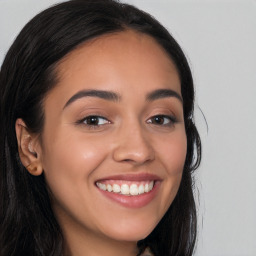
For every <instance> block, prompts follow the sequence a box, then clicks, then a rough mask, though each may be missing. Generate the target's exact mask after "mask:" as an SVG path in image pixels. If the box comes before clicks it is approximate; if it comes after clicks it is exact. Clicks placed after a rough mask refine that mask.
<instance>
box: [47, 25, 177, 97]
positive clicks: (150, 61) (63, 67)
mask: <svg viewBox="0 0 256 256" xmlns="http://www.w3.org/2000/svg"><path fill="white" fill-rule="evenodd" d="M57 74H58V76H57V77H58V83H57V85H56V87H55V88H54V89H53V92H54V91H56V90H57V91H58V90H60V88H61V92H60V91H59V92H57V94H59V93H61V94H63V95H64V94H66V97H70V96H72V94H74V93H76V92H77V91H79V90H84V89H99V90H102V89H104V90H108V89H109V90H112V91H117V92H119V93H120V94H129V92H130V93H131V94H133V93H138V95H139V94H140V92H141V93H144V94H145V93H147V92H150V91H152V90H156V89H159V87H161V88H163V89H165V88H166V89H173V90H175V91H176V92H177V93H180V81H179V77H178V72H177V70H176V67H175V65H174V63H173V62H172V60H171V58H170V57H169V55H168V54H167V53H166V51H165V50H164V49H163V48H162V47H161V46H160V45H159V44H158V43H157V42H156V41H155V39H154V38H152V37H150V36H148V35H146V34H142V33H138V32H134V31H131V30H128V31H123V32H117V33H112V34H106V35H103V36H100V37H98V38H96V39H92V40H91V41H88V42H85V43H84V44H82V45H80V46H79V47H78V48H76V49H75V50H73V51H71V52H70V53H69V54H68V55H66V56H65V57H64V58H63V59H62V60H61V61H60V63H59V64H58V66H57ZM170 87H171V88H170ZM146 91H147V92H146ZM50 94H51V93H50Z"/></svg>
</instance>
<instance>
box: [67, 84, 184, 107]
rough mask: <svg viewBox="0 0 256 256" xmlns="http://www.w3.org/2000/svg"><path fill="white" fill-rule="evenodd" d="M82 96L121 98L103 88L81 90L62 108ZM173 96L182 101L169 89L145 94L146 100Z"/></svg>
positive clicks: (114, 100)
mask: <svg viewBox="0 0 256 256" xmlns="http://www.w3.org/2000/svg"><path fill="white" fill-rule="evenodd" d="M84 97H96V98H100V99H104V100H108V101H113V102H118V101H120V100H121V96H120V95H119V94H117V93H116V92H112V91H103V90H82V91H79V92H77V93H76V94H74V95H73V96H72V97H71V98H70V99H69V100H68V101H67V102H66V104H65V105H64V107H63V109H65V108H66V107H67V106H69V105H70V104H71V103H73V102H74V101H76V100H78V99H81V98H84ZM168 97H175V98H177V99H178V100H179V101H180V102H181V103H183V100H182V97H181V96H180V95H179V94H178V93H177V92H175V91H173V90H171V89H158V90H155V91H153V92H150V93H148V94H147V95H146V100H147V101H154V100H158V99H162V98H168Z"/></svg>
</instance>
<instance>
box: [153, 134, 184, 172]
mask: <svg viewBox="0 0 256 256" xmlns="http://www.w3.org/2000/svg"><path fill="white" fill-rule="evenodd" d="M163 141H164V142H163V143H159V145H158V147H157V148H158V149H159V151H158V155H159V156H160V157H161V158H162V162H163V163H164V165H165V169H166V170H167V175H170V176H175V175H179V176H181V175H182V172H183V168H184V163H185V159H186V154H187V137H186V133H185V130H181V131H179V132H177V133H175V134H173V135H171V136H169V137H166V138H165V140H163Z"/></svg>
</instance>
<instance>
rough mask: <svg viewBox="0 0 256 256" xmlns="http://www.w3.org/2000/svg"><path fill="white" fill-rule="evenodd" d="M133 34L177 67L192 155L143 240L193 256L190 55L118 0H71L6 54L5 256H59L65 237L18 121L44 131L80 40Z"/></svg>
mask: <svg viewBox="0 0 256 256" xmlns="http://www.w3.org/2000/svg"><path fill="white" fill-rule="evenodd" d="M127 29H131V30H134V31H137V32H140V33H144V34H147V35H149V36H151V37H153V38H154V39H155V40H156V42H157V43H158V44H159V45H160V46H161V47H162V48H163V49H164V50H165V51H166V54H167V55H168V56H169V57H170V58H171V59H172V61H173V62H174V63H175V65H176V68H177V70H178V73H179V77H180V81H181V93H182V97H183V101H184V102H183V109H184V120H185V128H186V135H187V156H186V161H185V165H184V171H183V176H182V180H181V184H180V188H179V190H178V193H177V196H176V197H175V199H174V201H173V203H172V204H171V206H170V208H169V209H168V211H167V212H166V214H165V216H164V217H163V218H162V220H161V221H160V223H159V224H158V225H157V226H156V227H155V229H154V230H153V232H152V233H151V234H150V235H149V236H148V237H147V238H145V239H144V240H141V241H138V248H139V251H140V253H141V252H142V251H143V250H144V249H145V247H147V246H148V247H150V248H151V250H152V252H153V253H154V254H155V255H156V256H168V255H170V256H175V255H176V256H178V255H179V256H182V255H183V256H190V255H192V254H193V251H194V247H195V242H196V234H197V214H196V207H195V201H194V196H193V178H192V177H193V175H192V174H193V171H194V170H195V169H196V168H197V167H198V166H199V163H200V158H201V143H200V138H199V135H198V132H197V129H196V127H195V124H194V121H193V108H194V86H193V79H192V75H191V71H190V68H189V65H188V63H187V60H186V57H185V55H184V53H183V52H182V50H181V48H180V46H179V45H178V43H177V42H176V41H175V39H174V38H173V37H172V36H171V35H170V34H169V32H168V31H167V30H166V29H165V28H164V27H163V26H162V25H161V24H160V23H159V22H158V21H156V20H155V19H154V18H153V17H151V16H150V15H149V14H147V13H145V12H143V11H141V10H138V9H137V8H135V7H134V6H131V5H127V4H123V3H119V2H117V1H114V0H73V1H68V2H64V3H61V4H58V5H55V6H53V7H51V8H49V9H47V10H45V11H43V12H42V13H40V14H38V15H37V16H36V17H35V18H33V19H32V20H31V21H30V22H29V23H28V24H27V25H26V26H25V27H24V28H23V30H22V31H21V32H20V34H19V35H18V37H17V38H16V40H15V41H14V43H13V45H12V46H11V48H10V49H9V51H8V53H7V55H6V58H5V60H4V62H3V65H2V67H1V72H0V100H1V101H0V118H1V119H0V127H1V130H0V256H16V255H17V256H18V255H33V256H51V255H52V256H61V255H63V236H62V232H61V229H60V227H59V224H58V222H57V220H56V218H55V215H54V213H53V211H52V208H51V204H50V200H49V195H48V193H47V190H46V182H45V178H44V175H41V176H32V175H30V174H29V172H28V171H27V170H26V169H25V168H24V166H23V165H22V164H21V162H20V159H19V155H18V147H17V140H16V134H15V121H16V119H17V118H22V119H23V120H24V122H25V123H26V125H27V127H28V129H29V130H30V131H31V132H33V133H37V134H40V132H41V131H42V129H43V126H44V110H43V101H44V98H45V96H46V94H47V93H48V92H49V91H50V90H51V89H52V88H53V87H54V86H55V84H56V79H57V77H56V72H55V67H56V66H57V64H58V63H59V61H60V60H61V59H62V58H63V57H64V56H65V55H66V54H68V53H69V52H71V51H72V50H73V49H75V48H76V47H78V46H79V45H80V44H81V43H83V42H85V41H88V40H90V39H92V38H95V37H99V36H101V35H104V34H107V33H113V32H118V31H125V30H127Z"/></svg>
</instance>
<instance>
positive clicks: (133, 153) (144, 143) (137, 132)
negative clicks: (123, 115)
mask: <svg viewBox="0 0 256 256" xmlns="http://www.w3.org/2000/svg"><path fill="white" fill-rule="evenodd" d="M116 142H117V143H115V145H116V147H115V149H114V152H113V158H114V160H115V161H117V162H130V163H132V164H134V165H141V164H144V163H146V162H150V161H152V160H154V158H155V152H154V148H153V147H152V145H151V143H150V140H149V138H148V136H146V132H145V131H144V132H143V130H142V129H141V128H139V127H136V128H135V127H134V128H132V129H129V127H128V128H127V129H123V130H122V131H119V135H118V136H117V137H116Z"/></svg>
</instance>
